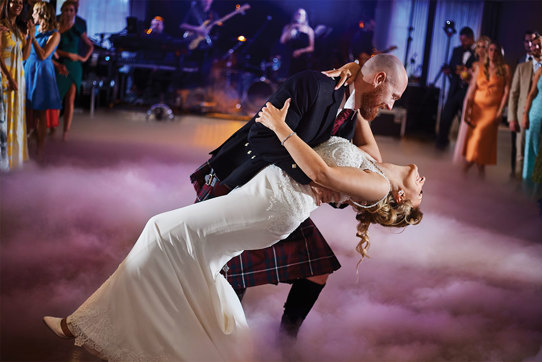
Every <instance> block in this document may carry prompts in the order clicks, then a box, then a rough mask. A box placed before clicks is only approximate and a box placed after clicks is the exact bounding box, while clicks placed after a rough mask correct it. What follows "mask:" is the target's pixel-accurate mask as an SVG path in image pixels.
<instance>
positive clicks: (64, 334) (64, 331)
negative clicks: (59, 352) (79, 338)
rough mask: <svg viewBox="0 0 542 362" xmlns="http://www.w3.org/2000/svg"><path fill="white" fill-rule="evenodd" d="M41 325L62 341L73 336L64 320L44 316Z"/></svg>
mask: <svg viewBox="0 0 542 362" xmlns="http://www.w3.org/2000/svg"><path fill="white" fill-rule="evenodd" d="M43 323H45V325H46V326H47V327H48V328H49V329H50V330H51V331H52V332H53V333H54V334H56V335H57V336H58V337H60V338H63V339H73V338H75V336H74V335H73V334H72V332H71V331H70V329H69V328H68V324H67V323H66V318H57V317H50V316H46V317H43Z"/></svg>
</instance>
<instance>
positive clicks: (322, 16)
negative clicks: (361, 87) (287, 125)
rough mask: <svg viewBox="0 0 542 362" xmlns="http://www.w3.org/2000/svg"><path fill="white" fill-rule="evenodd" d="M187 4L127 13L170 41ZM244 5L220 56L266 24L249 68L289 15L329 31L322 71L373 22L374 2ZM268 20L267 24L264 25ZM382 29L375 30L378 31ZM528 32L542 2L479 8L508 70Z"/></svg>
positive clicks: (511, 0)
mask: <svg viewBox="0 0 542 362" xmlns="http://www.w3.org/2000/svg"><path fill="white" fill-rule="evenodd" d="M381 1H384V2H389V0H381ZM400 1H401V0H400ZM190 3H191V1H187V0H152V1H149V0H132V1H131V5H130V9H131V13H132V15H133V16H136V17H138V18H139V19H140V20H142V21H143V22H144V24H145V26H148V24H149V21H150V19H152V17H154V16H156V15H161V16H163V17H164V18H165V19H166V31H167V32H168V33H169V34H170V35H172V36H180V35H181V32H180V31H179V29H178V26H179V24H180V23H181V22H182V20H183V17H184V15H185V14H186V12H187V11H188V9H189V8H190ZM237 3H240V4H244V3H243V2H238V1H232V0H215V2H214V3H213V8H214V9H215V10H216V11H217V12H218V13H219V14H220V15H224V14H226V13H228V12H230V11H232V10H233V9H234V7H235V4H237ZM248 3H249V4H250V5H251V6H252V8H251V9H250V10H249V11H248V12H247V13H246V15H242V16H236V17H235V18H232V19H231V20H230V21H229V22H227V23H225V24H224V26H223V27H222V28H221V30H220V33H221V42H220V45H219V46H220V48H221V49H220V51H222V52H224V51H225V50H227V49H229V48H230V47H231V46H233V45H235V44H236V38H237V36H238V35H241V34H242V35H245V36H247V37H248V38H249V39H251V38H252V36H253V35H254V34H255V33H256V32H257V31H258V30H259V29H260V27H261V26H262V24H266V25H265V28H264V29H263V31H262V32H261V35H260V36H259V37H258V38H257V39H255V41H254V43H253V44H252V45H251V46H250V49H248V48H247V49H245V50H246V53H250V54H251V57H252V58H253V59H252V61H253V62H254V63H257V62H259V61H260V60H263V59H266V58H267V57H268V56H269V55H270V54H271V53H272V52H273V49H274V46H275V44H276V42H277V41H278V38H279V36H280V33H281V30H282V27H283V26H284V25H285V24H286V23H288V22H289V21H290V19H291V15H292V13H293V12H294V11H295V10H296V9H297V8H300V7H302V8H305V9H306V10H307V12H308V14H309V20H310V23H311V26H312V27H313V28H315V27H316V26H317V25H320V24H322V25H325V26H327V27H330V28H331V29H332V32H331V34H330V35H329V36H328V38H327V39H326V40H325V41H323V42H320V44H321V46H322V47H323V49H319V51H321V52H324V54H325V55H326V57H327V58H328V60H329V61H328V64H322V66H335V65H337V64H340V62H342V61H344V60H345V57H346V51H347V47H348V42H349V39H350V37H351V34H352V33H353V31H354V29H355V27H356V26H357V24H358V22H359V20H362V19H367V18H372V17H374V15H375V8H376V5H377V3H378V1H376V0H374V1H359V0H274V1H272V0H258V1H249V2H248ZM269 16H270V17H271V18H272V19H271V20H270V21H266V19H267V18H268V17H269ZM381 25H382V24H380V25H379V24H377V27H378V26H381ZM529 28H531V29H537V30H539V31H542V1H540V0H505V1H494V0H492V1H485V2H484V18H483V21H482V33H483V34H486V35H489V36H490V37H491V38H493V39H496V40H497V41H499V42H500V43H501V44H502V45H503V47H504V49H505V57H506V60H507V61H508V63H509V64H511V65H512V66H515V64H516V62H517V59H518V58H519V57H521V56H522V55H523V53H524V52H523V44H522V39H523V33H524V31H525V30H526V29H529ZM241 51H242V49H241ZM439 61H440V60H439Z"/></svg>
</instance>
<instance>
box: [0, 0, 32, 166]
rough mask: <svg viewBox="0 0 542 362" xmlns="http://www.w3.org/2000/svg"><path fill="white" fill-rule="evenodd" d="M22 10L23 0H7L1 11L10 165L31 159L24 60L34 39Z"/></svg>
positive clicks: (1, 57) (0, 49)
mask: <svg viewBox="0 0 542 362" xmlns="http://www.w3.org/2000/svg"><path fill="white" fill-rule="evenodd" d="M22 10H23V0H5V1H4V2H3V3H2V5H1V12H0V25H1V26H4V27H5V28H6V29H7V30H5V31H3V32H2V34H1V36H0V68H1V69H2V73H3V76H2V81H3V83H2V91H3V94H2V99H3V108H4V112H5V116H6V120H7V122H6V128H7V132H6V152H7V158H8V164H9V169H14V168H18V167H21V166H22V164H23V162H24V161H26V160H27V159H28V150H27V143H26V110H25V80H24V69H23V60H26V59H27V58H28V56H29V54H30V42H29V41H27V40H26V34H27V28H26V24H25V23H24V22H23V21H22V15H21V13H22Z"/></svg>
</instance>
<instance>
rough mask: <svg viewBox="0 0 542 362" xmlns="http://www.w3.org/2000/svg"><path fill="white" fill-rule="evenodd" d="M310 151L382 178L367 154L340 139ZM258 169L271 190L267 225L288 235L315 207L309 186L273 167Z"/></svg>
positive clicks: (335, 162)
mask: <svg viewBox="0 0 542 362" xmlns="http://www.w3.org/2000/svg"><path fill="white" fill-rule="evenodd" d="M314 150H315V151H316V152H317V153H318V154H319V155H320V157H322V159H324V161H325V162H326V163H327V164H328V165H330V166H342V167H359V168H362V169H364V170H369V171H371V172H376V173H378V174H380V175H382V176H383V177H385V176H384V174H383V173H382V171H381V170H379V169H378V167H377V166H376V161H375V160H374V159H373V158H372V157H371V156H369V155H368V154H367V153H365V152H363V151H362V150H360V149H359V148H358V147H357V146H355V145H354V144H352V143H351V142H349V141H348V140H346V139H344V138H340V137H331V138H330V139H329V140H327V141H326V142H323V143H322V144H320V145H318V146H317V147H315V148H314ZM262 172H263V173H264V175H265V176H266V178H267V180H268V182H269V184H270V187H271V188H272V189H273V191H274V192H273V196H272V197H271V200H270V206H269V208H268V211H269V221H270V223H269V228H271V229H274V230H276V231H279V232H283V233H285V234H289V233H291V232H292V231H293V230H294V229H295V228H296V227H297V226H298V225H299V224H300V223H301V222H302V221H303V220H305V219H306V218H308V217H309V215H310V213H311V212H312V211H313V210H314V209H316V207H317V205H316V202H315V199H314V195H313V193H312V190H311V188H310V186H309V185H301V184H299V183H297V182H296V181H294V180H293V179H292V178H291V177H290V176H288V175H287V174H286V173H285V172H284V171H283V170H282V169H280V168H278V167H277V166H274V165H272V166H268V167H267V168H266V169H265V170H264V171H262ZM386 180H387V179H386ZM347 200H348V196H347V195H344V196H343V197H342V198H341V201H340V202H341V203H342V202H346V201H347ZM294 226H295V227H294ZM292 227H293V229H292Z"/></svg>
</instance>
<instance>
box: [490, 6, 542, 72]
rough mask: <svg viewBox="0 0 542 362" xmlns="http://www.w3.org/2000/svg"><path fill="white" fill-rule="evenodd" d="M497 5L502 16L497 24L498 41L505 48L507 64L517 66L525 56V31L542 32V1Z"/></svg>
mask: <svg viewBox="0 0 542 362" xmlns="http://www.w3.org/2000/svg"><path fill="white" fill-rule="evenodd" d="M488 3H490V4H491V3H493V2H488ZM496 3H497V5H498V6H499V7H500V16H499V19H498V20H497V22H496V23H497V26H496V29H497V34H496V39H497V40H498V41H499V42H500V43H501V45H502V46H503V47H504V50H505V58H506V60H507V62H508V63H509V64H510V65H512V66H515V65H516V63H517V59H518V58H520V57H521V56H523V55H524V54H525V52H524V50H523V33H524V32H525V30H527V29H533V30H538V31H539V32H542V1H537V0H532V1H502V2H496ZM493 5H495V4H493ZM484 20H486V19H484Z"/></svg>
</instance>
